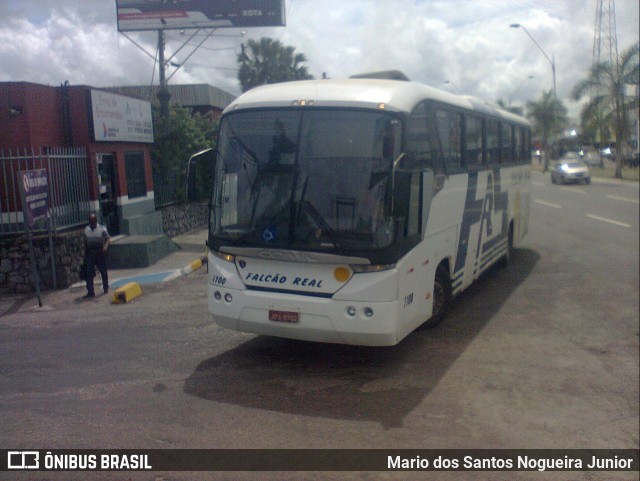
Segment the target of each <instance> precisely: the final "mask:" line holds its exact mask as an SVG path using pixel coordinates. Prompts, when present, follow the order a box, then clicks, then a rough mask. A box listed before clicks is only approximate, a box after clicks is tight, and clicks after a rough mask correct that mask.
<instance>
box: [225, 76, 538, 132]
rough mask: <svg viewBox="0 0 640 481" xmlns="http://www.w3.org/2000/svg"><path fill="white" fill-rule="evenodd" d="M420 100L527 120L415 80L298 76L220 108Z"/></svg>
mask: <svg viewBox="0 0 640 481" xmlns="http://www.w3.org/2000/svg"><path fill="white" fill-rule="evenodd" d="M424 100H435V101H438V102H442V103H444V104H448V105H451V106H455V107H458V108H461V109H465V110H470V111H476V112H482V113H485V114H489V115H494V116H497V117H502V118H505V119H509V120H511V121H514V122H518V123H523V124H528V122H527V120H526V119H524V118H523V117H521V116H519V115H516V114H513V113H511V112H508V111H506V110H503V109H501V108H500V107H498V106H497V105H493V104H489V103H486V102H484V101H482V100H480V99H476V98H473V97H470V96H463V95H455V94H452V93H449V92H445V91H442V90H439V89H436V88H433V87H430V86H428V85H424V84H420V83H417V82H407V81H400V80H381V79H371V78H350V79H343V80H333V79H332V80H302V81H297V82H284V83H277V84H268V85H262V86H260V87H255V88H253V89H251V90H249V91H247V92H245V93H244V94H242V95H241V96H240V97H238V98H236V99H235V100H234V101H233V102H232V103H231V104H229V106H228V107H227V108H226V109H225V110H224V113H228V112H231V111H234V110H239V109H252V108H260V107H262V108H264V107H291V106H295V105H299V106H303V105H308V106H315V107H359V108H375V109H385V110H390V111H395V112H411V111H413V109H414V108H415V106H416V105H417V104H418V103H420V102H421V101H424Z"/></svg>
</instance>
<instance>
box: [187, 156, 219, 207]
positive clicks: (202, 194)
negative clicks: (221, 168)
mask: <svg viewBox="0 0 640 481" xmlns="http://www.w3.org/2000/svg"><path fill="white" fill-rule="evenodd" d="M214 172H215V150H214V149H206V150H203V151H200V152H197V153H195V154H193V155H192V156H191V157H189V160H188V161H187V186H186V187H187V191H186V196H187V201H189V202H196V201H201V200H203V199H207V198H208V197H209V194H210V193H211V187H212V186H213V181H214V178H213V177H214Z"/></svg>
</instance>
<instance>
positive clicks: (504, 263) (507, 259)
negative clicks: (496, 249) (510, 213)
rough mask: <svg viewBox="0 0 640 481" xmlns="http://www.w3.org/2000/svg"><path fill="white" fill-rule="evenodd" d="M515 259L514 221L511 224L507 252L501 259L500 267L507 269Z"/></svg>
mask: <svg viewBox="0 0 640 481" xmlns="http://www.w3.org/2000/svg"><path fill="white" fill-rule="evenodd" d="M512 258H513V221H512V222H511V223H510V224H509V234H508V235H507V252H505V253H504V255H503V256H502V258H501V259H500V261H498V262H499V264H500V267H507V266H508V265H509V263H510V262H511V259H512Z"/></svg>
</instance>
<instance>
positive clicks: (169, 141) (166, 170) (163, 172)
mask: <svg viewBox="0 0 640 481" xmlns="http://www.w3.org/2000/svg"><path fill="white" fill-rule="evenodd" d="M152 112H153V131H154V138H155V141H154V144H153V147H152V149H151V162H152V165H153V181H154V190H155V194H156V204H160V205H161V204H165V203H170V202H181V201H184V200H185V187H186V168H187V161H188V160H189V157H190V156H191V155H192V154H194V153H195V152H198V151H200V150H203V149H207V148H211V147H214V145H215V135H216V131H217V128H218V123H217V122H216V123H212V122H210V121H209V119H207V118H206V117H204V116H202V115H201V114H199V113H191V110H190V109H188V108H184V107H171V108H170V109H169V116H168V117H167V118H163V117H162V116H161V115H160V107H159V105H156V104H153V105H152Z"/></svg>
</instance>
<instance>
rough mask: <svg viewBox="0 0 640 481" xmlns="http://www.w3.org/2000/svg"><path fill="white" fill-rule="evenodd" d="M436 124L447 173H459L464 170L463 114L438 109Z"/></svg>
mask: <svg viewBox="0 0 640 481" xmlns="http://www.w3.org/2000/svg"><path fill="white" fill-rule="evenodd" d="M436 124H437V127H438V137H439V138H440V148H441V149H442V160H443V161H444V165H445V171H446V173H447V175H451V174H458V173H460V172H462V171H463V170H464V165H463V164H462V115H460V114H458V113H456V112H449V111H446V110H438V111H437V113H436Z"/></svg>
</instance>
